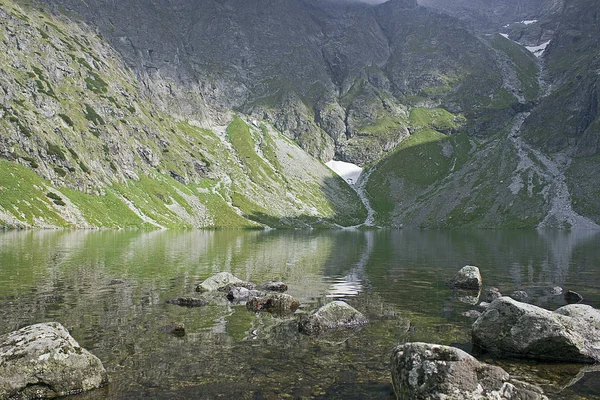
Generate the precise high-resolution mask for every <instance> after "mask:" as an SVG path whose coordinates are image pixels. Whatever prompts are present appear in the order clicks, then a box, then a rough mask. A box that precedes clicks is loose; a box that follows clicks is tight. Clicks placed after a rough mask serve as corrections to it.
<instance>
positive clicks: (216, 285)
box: [196, 272, 246, 292]
mask: <svg viewBox="0 0 600 400" xmlns="http://www.w3.org/2000/svg"><path fill="white" fill-rule="evenodd" d="M245 283H246V282H245V281H243V280H241V279H240V278H237V277H235V276H234V275H233V274H231V273H229V272H219V273H218V274H216V275H213V276H211V277H210V278H207V279H206V280H205V281H204V282H202V283H201V284H199V285H198V286H196V291H197V292H213V291H215V290H225V289H226V288H227V290H229V289H230V288H231V287H233V286H242V285H244V284H245Z"/></svg>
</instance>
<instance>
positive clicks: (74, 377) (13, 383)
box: [0, 322, 108, 400]
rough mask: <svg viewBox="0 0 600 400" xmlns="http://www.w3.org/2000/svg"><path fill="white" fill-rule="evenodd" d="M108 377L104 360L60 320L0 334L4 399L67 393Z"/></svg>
mask: <svg viewBox="0 0 600 400" xmlns="http://www.w3.org/2000/svg"><path fill="white" fill-rule="evenodd" d="M107 381H108V380H107V375H106V370H105V369H104V366H103V365H102V362H100V360H99V359H98V358H97V357H96V356H94V355H93V354H91V353H90V352H89V351H87V350H85V349H83V348H81V347H80V346H79V344H78V343H77V342H76V341H75V339H73V338H72V337H71V335H69V332H67V330H66V329H65V328H64V327H63V326H62V325H61V324H59V323H57V322H50V323H44V324H37V325H31V326H27V327H25V328H22V329H19V330H18V331H15V332H11V333H8V334H6V335H3V336H0V399H19V400H23V399H37V398H50V397H59V396H67V395H70V394H75V393H79V392H82V391H86V390H91V389H96V388H98V387H100V386H102V385H103V384H105V383H106V382H107Z"/></svg>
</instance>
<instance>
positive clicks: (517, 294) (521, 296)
mask: <svg viewBox="0 0 600 400" xmlns="http://www.w3.org/2000/svg"><path fill="white" fill-rule="evenodd" d="M510 297H512V298H513V299H515V300H517V301H521V302H524V301H527V300H528V299H529V295H528V294H527V292H525V291H523V290H515V291H514V292H512V294H511V295H510Z"/></svg>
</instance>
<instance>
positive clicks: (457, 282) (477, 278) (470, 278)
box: [448, 265, 482, 290]
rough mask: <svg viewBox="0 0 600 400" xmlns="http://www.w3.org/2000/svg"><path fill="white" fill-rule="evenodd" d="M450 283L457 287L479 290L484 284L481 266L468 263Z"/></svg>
mask: <svg viewBox="0 0 600 400" xmlns="http://www.w3.org/2000/svg"><path fill="white" fill-rule="evenodd" d="M448 283H449V284H450V285H451V286H452V287H455V288H457V289H467V290H479V289H481V284H482V281H481V273H480V272H479V268H477V267H475V266H472V265H466V266H464V267H462V268H461V269H460V271H458V272H457V273H456V275H454V277H453V278H452V279H451V280H450V281H449V282H448Z"/></svg>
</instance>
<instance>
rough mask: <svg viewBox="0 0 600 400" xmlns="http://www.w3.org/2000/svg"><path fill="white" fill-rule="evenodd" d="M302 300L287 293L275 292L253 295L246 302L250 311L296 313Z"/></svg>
mask: <svg viewBox="0 0 600 400" xmlns="http://www.w3.org/2000/svg"><path fill="white" fill-rule="evenodd" d="M298 307H300V302H299V301H298V300H296V299H295V298H293V297H292V296H290V295H289V294H285V293H274V294H271V295H269V296H267V297H253V298H251V299H250V300H249V301H248V302H247V303H246V308H247V309H248V310H250V311H254V312H258V311H266V312H270V313H273V314H279V315H285V314H292V313H294V312H295V311H296V310H297V309H298Z"/></svg>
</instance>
